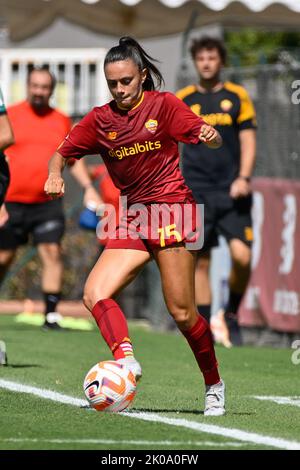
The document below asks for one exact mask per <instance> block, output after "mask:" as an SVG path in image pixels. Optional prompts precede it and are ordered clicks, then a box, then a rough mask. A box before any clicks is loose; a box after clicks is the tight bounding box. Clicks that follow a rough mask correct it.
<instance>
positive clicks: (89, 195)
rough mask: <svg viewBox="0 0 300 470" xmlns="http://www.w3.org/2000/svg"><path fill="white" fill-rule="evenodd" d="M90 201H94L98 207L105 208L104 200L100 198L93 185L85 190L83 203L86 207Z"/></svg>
mask: <svg viewBox="0 0 300 470" xmlns="http://www.w3.org/2000/svg"><path fill="white" fill-rule="evenodd" d="M89 201H93V202H94V203H95V204H96V205H97V207H100V206H104V202H103V200H102V198H101V197H100V196H99V194H98V192H97V191H96V189H95V188H94V187H93V186H92V185H91V186H88V187H87V188H86V189H85V191H84V196H83V203H84V205H85V206H86V205H87V202H89Z"/></svg>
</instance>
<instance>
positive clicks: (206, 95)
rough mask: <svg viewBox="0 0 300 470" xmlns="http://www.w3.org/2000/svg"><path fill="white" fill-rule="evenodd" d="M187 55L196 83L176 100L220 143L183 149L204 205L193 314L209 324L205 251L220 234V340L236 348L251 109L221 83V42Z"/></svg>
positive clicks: (247, 244)
mask: <svg viewBox="0 0 300 470" xmlns="http://www.w3.org/2000/svg"><path fill="white" fill-rule="evenodd" d="M190 52H191V55H192V58H193V61H194V65H195V68H196V70H197V72H198V75H199V82H198V83H197V84H195V85H190V86H188V87H186V88H184V89H182V90H180V91H178V93H177V96H178V97H179V98H180V99H182V100H183V101H184V102H185V103H186V104H187V105H188V106H189V107H190V108H191V109H192V110H193V111H194V112H195V113H196V114H199V115H201V116H202V117H203V118H204V119H205V120H206V121H207V122H208V123H209V124H211V125H212V126H214V127H215V128H216V129H217V130H218V131H219V132H220V134H221V136H222V138H223V146H222V147H221V148H220V149H217V150H214V151H211V149H209V148H207V147H206V146H204V145H201V144H197V145H192V144H189V145H185V146H184V150H183V174H184V177H185V180H186V182H187V184H188V186H189V187H190V188H191V189H192V191H193V194H194V197H195V199H196V201H197V202H198V203H202V204H204V247H203V249H202V250H201V252H200V256H199V260H198V264H197V269H196V301H197V305H198V309H199V312H200V313H201V314H203V315H204V316H205V317H206V318H207V319H209V317H210V309H211V289H210V282H209V266H210V250H211V248H212V247H214V246H216V245H218V235H219V234H222V235H223V236H224V237H225V238H226V240H227V242H228V244H229V248H230V254H231V259H232V269H231V274H230V279H229V300H228V304H227V306H226V308H225V312H224V313H225V314H224V318H225V321H226V324H227V327H228V330H229V335H230V338H226V335H225V338H224V343H225V345H227V346H230V344H235V345H240V344H241V343H242V338H241V334H240V329H239V326H238V322H237V311H238V307H239V305H240V302H241V299H242V296H243V293H244V292H245V289H246V286H247V283H248V279H249V274H250V258H251V242H252V227H251V213H250V211H251V204H252V197H251V184H250V179H251V175H252V171H253V168H254V164H255V153H256V131H255V129H256V120H255V110H254V107H253V104H252V102H251V100H250V98H249V96H248V93H247V91H246V90H245V89H244V88H243V87H242V86H240V85H236V84H234V83H231V82H223V81H222V80H221V77H220V73H221V69H222V67H223V66H224V64H225V61H226V50H225V48H224V45H223V43H222V42H221V41H219V40H218V39H215V38H209V37H202V38H200V39H197V40H194V41H193V43H192V45H191V49H190Z"/></svg>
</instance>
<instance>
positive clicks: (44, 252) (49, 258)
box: [40, 243, 61, 264]
mask: <svg viewBox="0 0 300 470" xmlns="http://www.w3.org/2000/svg"><path fill="white" fill-rule="evenodd" d="M40 254H41V258H42V261H43V262H44V263H48V264H50V263H51V264H52V263H59V262H60V261H61V248H60V245H58V244H56V243H55V244H54V243H53V244H45V245H44V246H43V248H42V249H41V250H40Z"/></svg>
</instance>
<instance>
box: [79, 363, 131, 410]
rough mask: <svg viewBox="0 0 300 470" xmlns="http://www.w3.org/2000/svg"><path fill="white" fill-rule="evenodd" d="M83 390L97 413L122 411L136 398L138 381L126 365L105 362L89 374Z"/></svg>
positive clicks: (93, 368) (96, 366)
mask: <svg viewBox="0 0 300 470" xmlns="http://www.w3.org/2000/svg"><path fill="white" fill-rule="evenodd" d="M83 390H84V393H85V396H86V398H87V400H88V402H89V403H90V405H91V406H92V407H93V408H95V409H96V410H97V411H113V412H116V411H122V410H125V408H127V406H128V405H130V403H131V402H132V401H133V399H134V397H135V391H136V381H135V377H134V375H133V373H132V372H131V371H130V370H129V369H127V367H126V366H125V365H123V364H118V362H115V361H103V362H99V363H98V364H96V365H95V366H94V367H92V368H91V370H90V371H89V372H88V373H87V375H86V377H85V379H84V382H83Z"/></svg>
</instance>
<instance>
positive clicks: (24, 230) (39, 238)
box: [0, 199, 65, 250]
mask: <svg viewBox="0 0 300 470" xmlns="http://www.w3.org/2000/svg"><path fill="white" fill-rule="evenodd" d="M5 205H6V209H7V211H8V213H9V219H8V221H7V222H6V224H5V225H4V226H3V227H2V228H0V249H2V250H11V249H15V248H17V247H18V246H19V245H24V244H26V243H27V242H28V239H29V235H31V236H32V241H33V244H34V245H38V244H39V243H59V242H60V240H61V238H62V236H63V234H64V229H65V218H64V213H63V207H62V200H61V199H56V200H54V201H47V202H42V203H39V204H22V203H19V202H6V203H5Z"/></svg>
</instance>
